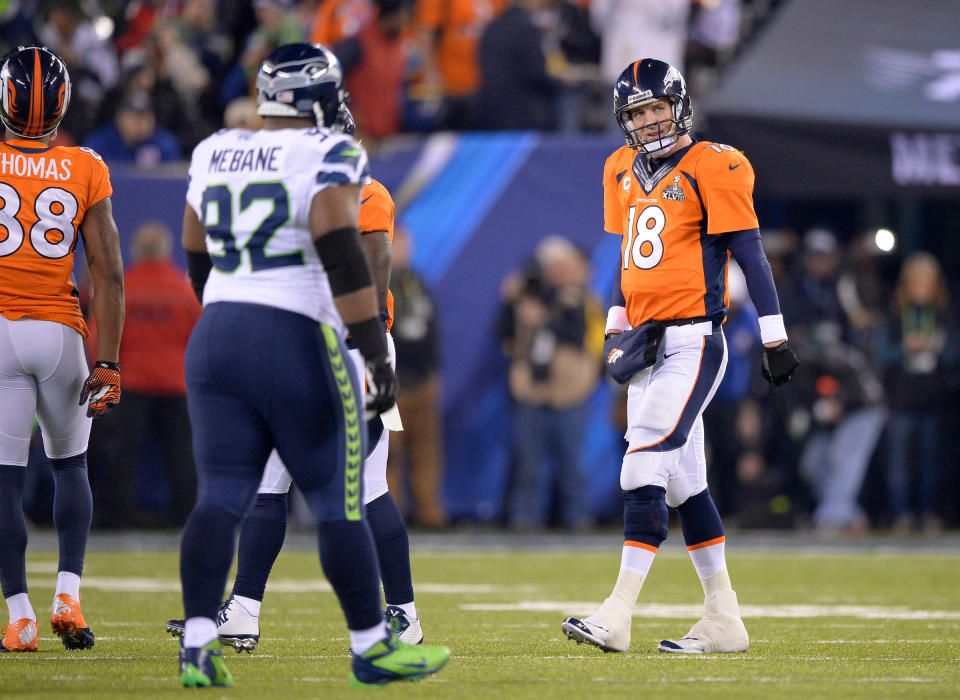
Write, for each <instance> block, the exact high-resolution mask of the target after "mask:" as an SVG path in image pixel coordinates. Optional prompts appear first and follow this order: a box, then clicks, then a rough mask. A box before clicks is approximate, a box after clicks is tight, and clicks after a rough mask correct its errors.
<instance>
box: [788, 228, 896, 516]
mask: <svg viewBox="0 0 960 700" xmlns="http://www.w3.org/2000/svg"><path fill="white" fill-rule="evenodd" d="M842 261H843V256H842V250H841V248H840V244H839V242H838V241H837V238H836V236H835V235H834V234H833V233H832V232H831V231H829V230H827V229H826V228H822V227H818V228H813V229H810V230H809V231H807V232H806V233H805V234H804V236H803V243H802V254H801V269H800V270H799V273H798V275H797V277H796V278H795V279H794V281H793V284H792V285H789V286H788V287H787V295H786V300H785V301H784V303H783V305H782V308H783V310H784V316H785V320H786V323H787V327H788V328H790V337H791V339H792V340H791V342H792V343H793V345H794V348H795V349H796V353H797V356H798V357H799V359H800V369H799V370H798V371H797V374H796V376H795V377H794V379H793V381H791V382H790V385H789V389H790V392H788V393H789V394H792V395H793V396H794V397H795V399H796V400H797V405H796V406H795V407H794V408H793V410H792V413H791V415H790V416H789V423H788V428H789V431H790V433H791V435H792V436H793V437H794V438H795V439H797V440H799V441H800V442H801V443H802V445H803V446H802V450H801V453H800V457H799V467H800V472H801V474H802V475H803V477H804V478H805V479H806V480H807V482H808V484H809V487H810V489H811V491H812V492H813V496H814V498H815V500H816V505H815V507H814V512H813V524H814V527H816V528H818V529H821V530H825V531H828V530H839V531H846V532H850V533H859V532H863V531H864V530H866V528H867V526H868V524H869V523H868V521H867V518H866V515H865V514H864V512H863V509H862V508H861V507H860V505H859V504H858V502H857V499H858V496H859V494H860V488H861V486H862V485H863V478H864V476H865V474H866V471H867V467H868V466H869V463H870V459H871V457H872V456H873V452H874V450H875V448H876V445H877V442H878V440H879V439H880V433H881V431H882V429H883V425H884V421H885V419H886V413H885V410H884V408H883V406H882V405H881V402H882V401H883V387H882V385H881V384H880V381H879V379H878V378H877V376H876V374H875V373H874V371H873V370H872V368H871V367H870V365H869V364H868V361H867V357H866V356H865V355H864V354H863V353H862V352H860V351H859V350H857V349H856V348H855V347H853V346H852V345H851V344H850V343H849V342H848V325H849V324H848V320H847V317H846V314H845V312H844V309H843V305H842V304H841V303H840V296H839V292H838V280H839V276H840V266H841V263H842Z"/></svg>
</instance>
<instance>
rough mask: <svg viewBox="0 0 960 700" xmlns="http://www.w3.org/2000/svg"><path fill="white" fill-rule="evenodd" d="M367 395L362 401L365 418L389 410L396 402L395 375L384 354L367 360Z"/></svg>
mask: <svg viewBox="0 0 960 700" xmlns="http://www.w3.org/2000/svg"><path fill="white" fill-rule="evenodd" d="M366 370H367V396H366V399H365V400H364V402H363V407H364V409H366V419H367V420H370V419H371V418H373V417H374V416H378V415H380V414H381V413H383V412H384V411H389V410H390V409H391V408H393V405H394V404H395V403H396V402H397V389H398V388H399V387H398V385H397V375H396V374H395V373H394V371H393V367H391V366H390V358H389V357H387V356H386V355H383V356H382V357H378V358H377V359H375V360H367V363H366Z"/></svg>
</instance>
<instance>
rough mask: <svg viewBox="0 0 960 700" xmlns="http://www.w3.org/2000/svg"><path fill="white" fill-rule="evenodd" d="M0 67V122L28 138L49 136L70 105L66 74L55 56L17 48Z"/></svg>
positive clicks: (36, 49)
mask: <svg viewBox="0 0 960 700" xmlns="http://www.w3.org/2000/svg"><path fill="white" fill-rule="evenodd" d="M2 61H3V62H2V65H0V121H2V122H3V124H4V126H6V127H7V128H8V129H10V131H12V132H13V133H15V134H17V135H18V136H22V137H24V138H28V139H35V138H39V137H41V136H46V135H47V134H50V133H51V132H52V131H53V130H54V129H56V128H57V125H58V124H59V123H60V120H61V119H63V115H64V114H66V113H67V106H68V105H69V104H70V74H69V73H68V72H67V66H66V64H65V63H64V62H63V59H61V58H60V57H59V56H57V54H55V53H53V52H52V51H51V50H50V49H47V48H45V47H42V46H26V47H24V46H20V47H18V48H17V49H16V50H15V51H11V52H10V53H8V54H7V55H6V56H5V57H4V58H3V59H2Z"/></svg>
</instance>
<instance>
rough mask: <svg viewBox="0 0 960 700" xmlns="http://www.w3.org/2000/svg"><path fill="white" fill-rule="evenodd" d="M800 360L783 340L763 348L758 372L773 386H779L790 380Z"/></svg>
mask: <svg viewBox="0 0 960 700" xmlns="http://www.w3.org/2000/svg"><path fill="white" fill-rule="evenodd" d="M799 365H800V361H799V360H798V359H797V355H796V353H795V352H794V351H793V350H791V349H790V346H789V345H787V341H783V342H782V343H780V344H779V345H777V346H776V347H773V348H764V349H763V358H762V359H761V360H760V372H761V373H762V374H763V378H764V379H766V380H767V381H768V382H770V383H771V384H773V385H774V386H780V385H781V384H786V383H787V382H789V381H790V375H792V374H793V373H794V372H795V371H796V369H797V367H798V366H799Z"/></svg>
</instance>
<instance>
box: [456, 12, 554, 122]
mask: <svg viewBox="0 0 960 700" xmlns="http://www.w3.org/2000/svg"><path fill="white" fill-rule="evenodd" d="M549 2H550V0H513V3H512V4H511V5H510V6H509V7H508V8H507V9H506V10H504V12H503V13H502V14H501V15H500V16H499V17H497V18H496V19H495V20H493V21H492V22H491V23H490V24H488V25H487V28H486V29H485V30H484V32H483V36H482V38H481V39H480V47H479V50H478V56H479V61H480V93H479V96H478V98H477V110H476V115H475V117H476V119H475V125H476V127H477V128H479V129H490V130H498V129H503V130H517V129H540V130H544V131H552V130H554V129H556V128H557V126H558V123H557V108H558V104H557V96H558V94H559V93H560V83H559V82H558V81H556V80H555V79H553V78H551V77H550V76H549V75H547V72H546V60H545V58H544V54H543V48H542V46H541V42H540V29H539V28H538V27H537V26H536V25H535V24H534V22H533V13H535V12H537V11H538V10H542V9H543V8H544V7H546V6H547V4H548V3H549Z"/></svg>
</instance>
